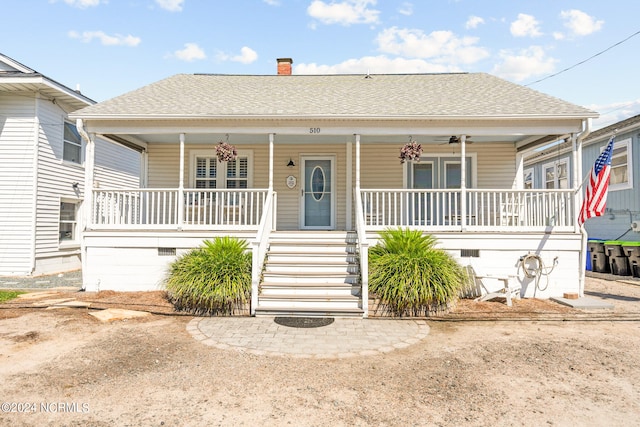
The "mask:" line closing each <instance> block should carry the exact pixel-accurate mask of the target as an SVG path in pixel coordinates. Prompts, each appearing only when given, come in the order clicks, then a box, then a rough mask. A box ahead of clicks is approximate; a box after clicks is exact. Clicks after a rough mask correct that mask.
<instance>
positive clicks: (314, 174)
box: [300, 156, 335, 230]
mask: <svg viewBox="0 0 640 427" xmlns="http://www.w3.org/2000/svg"><path fill="white" fill-rule="evenodd" d="M334 162H335V161H334V157H332V156H303V157H302V171H303V172H302V173H303V182H302V189H301V197H302V200H301V207H302V209H301V218H300V219H301V224H300V226H301V228H304V229H315V230H332V229H334V228H335V183H334V176H335V173H334Z"/></svg>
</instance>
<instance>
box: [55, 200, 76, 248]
mask: <svg viewBox="0 0 640 427" xmlns="http://www.w3.org/2000/svg"><path fill="white" fill-rule="evenodd" d="M77 229H78V202H68V201H60V224H59V225H58V236H59V237H58V240H59V242H60V243H66V242H75V241H76V240H77Z"/></svg>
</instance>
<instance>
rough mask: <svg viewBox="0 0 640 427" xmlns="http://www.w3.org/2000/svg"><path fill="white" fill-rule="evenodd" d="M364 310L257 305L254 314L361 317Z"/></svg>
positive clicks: (270, 315) (263, 315) (262, 315)
mask: <svg viewBox="0 0 640 427" xmlns="http://www.w3.org/2000/svg"><path fill="white" fill-rule="evenodd" d="M363 313H364V311H363V310H362V309H330V310H327V309H324V308H319V309H310V308H306V309H290V308H287V307H258V308H256V316H260V317H266V316H269V317H273V316H289V317H362V315H363Z"/></svg>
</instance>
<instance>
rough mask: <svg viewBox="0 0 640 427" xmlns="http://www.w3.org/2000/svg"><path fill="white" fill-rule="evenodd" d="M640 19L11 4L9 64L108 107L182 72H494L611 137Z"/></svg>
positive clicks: (212, 0) (184, 2) (95, 0)
mask: <svg viewBox="0 0 640 427" xmlns="http://www.w3.org/2000/svg"><path fill="white" fill-rule="evenodd" d="M639 11H640V6H639V5H638V2H637V0H613V1H609V2H606V1H602V0H599V1H591V0H413V1H402V0H400V1H391V0H388V1H385V0H378V1H376V0H233V1H232V0H228V1H218V0H12V1H5V2H3V7H2V25H1V26H0V40H1V42H0V52H1V53H3V54H5V55H7V56H9V57H11V58H13V59H15V60H17V61H18V62H21V63H23V64H24V65H26V66H28V67H30V68H33V69H35V70H36V71H38V72H40V73H42V74H45V75H46V76H48V77H50V78H52V79H54V80H56V81H58V82H60V83H62V84H64V85H66V86H69V87H71V88H74V89H75V88H76V86H77V85H80V89H81V90H82V92H83V93H84V94H85V95H86V96H89V97H90V98H92V99H94V100H96V101H103V100H106V99H108V98H112V97H115V96H117V95H120V94H122V93H125V92H128V91H131V90H134V89H137V88H139V87H141V86H144V85H146V84H149V83H152V82H154V81H157V80H160V79H163V78H165V77H168V76H170V75H173V74H176V73H217V74H275V72H276V58H282V57H285V58H292V59H293V61H294V63H293V73H294V74H333V73H349V74H350V73H367V72H370V73H372V74H376V73H431V72H459V71H463V72H487V73H491V74H494V75H497V76H499V77H502V78H505V79H507V80H510V81H513V82H516V83H519V84H522V85H528V86H529V87H531V88H532V89H535V90H538V91H541V92H544V93H547V94H549V95H552V96H556V97H558V98H562V99H565V100H567V101H570V102H573V103H575V104H578V105H583V106H585V107H588V108H591V109H594V110H596V111H598V112H599V113H600V114H601V118H600V119H598V120H596V121H595V122H594V125H595V126H594V127H595V128H598V127H601V126H604V125H607V124H610V123H612V122H615V121H617V120H621V119H624V118H627V117H630V116H633V115H635V114H639V113H640V79H639V77H638V75H639V70H640V55H639V54H638V52H640V34H637V33H638V31H639V30H640V24H639V23H638V20H637V16H638V12H639ZM625 39H626V41H625ZM601 52H602V53H601ZM594 55H596V56H595V57H594V58H592V59H589V58H591V57H592V56H594ZM587 59H589V60H587ZM585 60H587V61H586V62H584V63H583V64H580V65H577V64H579V63H580V62H582V61H585ZM570 67H573V68H571V69H569V70H568V71H565V72H562V70H565V69H566V68H570ZM558 72H560V74H558V75H556V76H553V77H548V76H551V75H553V74H555V73H558ZM547 77H548V78H547ZM540 79H544V80H542V81H540V82H537V81H538V80H540Z"/></svg>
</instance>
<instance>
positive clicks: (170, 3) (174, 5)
mask: <svg viewBox="0 0 640 427" xmlns="http://www.w3.org/2000/svg"><path fill="white" fill-rule="evenodd" d="M156 3H157V4H158V6H160V7H161V8H162V9H164V10H168V11H169V12H182V4H183V3H184V0H156Z"/></svg>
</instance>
